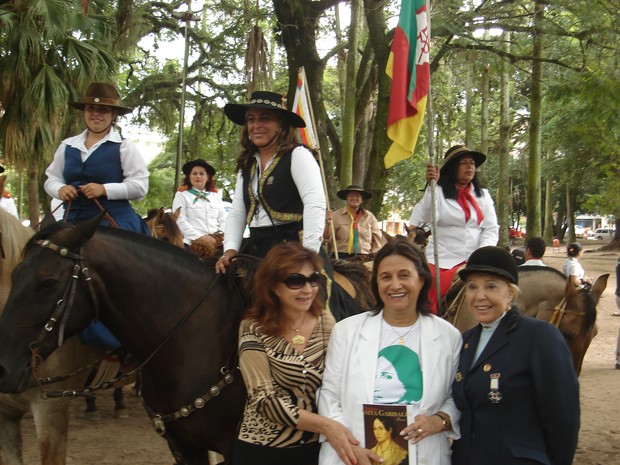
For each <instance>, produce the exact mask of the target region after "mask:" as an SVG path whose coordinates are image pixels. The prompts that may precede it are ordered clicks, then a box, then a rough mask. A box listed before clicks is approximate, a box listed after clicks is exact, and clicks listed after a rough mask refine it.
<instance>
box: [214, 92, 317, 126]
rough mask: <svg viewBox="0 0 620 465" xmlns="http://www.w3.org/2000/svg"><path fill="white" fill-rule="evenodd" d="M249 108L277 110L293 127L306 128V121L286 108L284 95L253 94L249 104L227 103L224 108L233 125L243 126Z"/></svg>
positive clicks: (271, 93)
mask: <svg viewBox="0 0 620 465" xmlns="http://www.w3.org/2000/svg"><path fill="white" fill-rule="evenodd" d="M248 108H262V109H263V110H275V111H277V112H278V113H280V114H281V115H282V116H283V117H284V118H285V119H286V120H287V121H288V122H289V124H290V125H291V126H293V127H295V128H305V127H306V122H305V121H304V119H303V118H302V117H301V116H299V115H298V114H297V113H294V112H292V111H289V110H288V109H287V108H286V100H285V99H284V98H282V95H280V94H277V93H275V92H265V91H257V92H253V93H252V96H251V97H250V101H249V102H248V103H227V104H226V105H225V106H224V113H225V114H226V116H227V117H228V119H229V120H231V121H232V122H233V123H235V124H238V125H239V126H243V125H244V124H245V114H246V112H247V111H248Z"/></svg>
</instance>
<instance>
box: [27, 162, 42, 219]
mask: <svg viewBox="0 0 620 465" xmlns="http://www.w3.org/2000/svg"><path fill="white" fill-rule="evenodd" d="M39 186H40V179H39V173H38V171H37V170H36V169H34V168H33V169H31V170H30V171H29V172H28V219H29V220H30V226H33V227H34V226H36V225H38V224H39V221H40V218H39Z"/></svg>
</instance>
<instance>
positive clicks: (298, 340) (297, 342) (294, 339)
mask: <svg viewBox="0 0 620 465" xmlns="http://www.w3.org/2000/svg"><path fill="white" fill-rule="evenodd" d="M305 320H306V314H305V313H304V316H303V318H302V319H301V324H300V325H299V328H291V329H292V330H293V331H295V335H294V336H293V337H292V338H291V342H292V343H293V344H294V345H296V346H300V345H302V344H304V343H305V342H306V338H305V337H303V336H302V335H301V334H299V331H301V328H303V326H304V321H305Z"/></svg>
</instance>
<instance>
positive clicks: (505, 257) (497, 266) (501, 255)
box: [459, 245, 519, 284]
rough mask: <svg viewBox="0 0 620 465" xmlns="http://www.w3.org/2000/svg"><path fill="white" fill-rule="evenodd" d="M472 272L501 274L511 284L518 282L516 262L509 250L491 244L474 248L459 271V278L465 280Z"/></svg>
mask: <svg viewBox="0 0 620 465" xmlns="http://www.w3.org/2000/svg"><path fill="white" fill-rule="evenodd" d="M472 273H490V274H496V275H498V276H501V277H502V278H505V279H507V280H508V281H510V282H511V283H513V284H518V283H519V272H518V271H517V263H516V262H515V260H514V258H512V255H510V252H508V251H507V250H506V249H503V248H501V247H495V246H492V245H489V246H486V247H480V248H479V249H477V250H475V251H474V252H473V253H472V254H471V255H470V256H469V259H468V260H467V265H466V266H465V268H463V269H462V270H460V271H459V276H460V278H461V279H462V280H463V281H465V279H467V276H469V275H470V274H472Z"/></svg>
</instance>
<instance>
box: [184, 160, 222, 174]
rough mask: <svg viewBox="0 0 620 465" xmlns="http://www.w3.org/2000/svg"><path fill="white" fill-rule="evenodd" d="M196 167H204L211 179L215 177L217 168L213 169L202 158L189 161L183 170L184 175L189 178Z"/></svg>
mask: <svg viewBox="0 0 620 465" xmlns="http://www.w3.org/2000/svg"><path fill="white" fill-rule="evenodd" d="M194 166H202V167H203V168H204V169H205V170H206V171H207V174H208V175H209V176H211V177H213V176H214V175H215V168H213V167H212V166H211V165H209V164H208V163H207V162H206V161H204V160H203V159H201V158H198V159H196V160H192V161H188V162H187V163H185V164H184V165H183V168H182V171H183V174H185V176H189V174H190V173H191V172H192V168H193V167H194Z"/></svg>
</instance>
